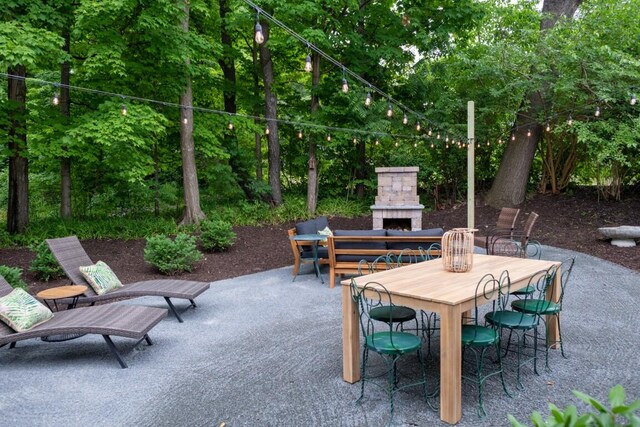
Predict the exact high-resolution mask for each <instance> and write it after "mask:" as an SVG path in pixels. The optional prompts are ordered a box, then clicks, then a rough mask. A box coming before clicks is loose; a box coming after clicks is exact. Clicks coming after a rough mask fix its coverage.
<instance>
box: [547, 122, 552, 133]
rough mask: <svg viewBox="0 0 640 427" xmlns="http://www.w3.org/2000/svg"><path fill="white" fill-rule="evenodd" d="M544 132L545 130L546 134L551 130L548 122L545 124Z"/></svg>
mask: <svg viewBox="0 0 640 427" xmlns="http://www.w3.org/2000/svg"><path fill="white" fill-rule="evenodd" d="M546 130H547V132H549V131H550V130H551V125H550V124H549V122H547V127H546Z"/></svg>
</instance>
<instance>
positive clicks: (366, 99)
mask: <svg viewBox="0 0 640 427" xmlns="http://www.w3.org/2000/svg"><path fill="white" fill-rule="evenodd" d="M370 105H371V90H369V91H368V92H367V97H366V98H365V99H364V106H365V107H368V106H370Z"/></svg>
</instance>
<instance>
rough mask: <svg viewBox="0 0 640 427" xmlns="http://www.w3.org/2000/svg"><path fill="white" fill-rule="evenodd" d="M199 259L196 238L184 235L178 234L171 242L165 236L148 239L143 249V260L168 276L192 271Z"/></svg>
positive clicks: (199, 254)
mask: <svg viewBox="0 0 640 427" xmlns="http://www.w3.org/2000/svg"><path fill="white" fill-rule="evenodd" d="M201 258H202V253H201V252H200V251H198V249H197V247H196V238H195V237H193V236H189V235H188V234H185V233H178V235H177V236H176V237H175V239H173V240H171V238H170V237H169V236H165V235H156V236H152V237H148V238H147V245H146V247H145V248H144V260H145V261H146V262H148V263H149V264H151V265H153V266H154V267H156V268H157V269H158V270H160V272H161V273H163V274H168V275H172V274H176V273H180V272H182V271H192V270H193V265H194V264H195V263H196V262H197V261H199V260H200V259H201Z"/></svg>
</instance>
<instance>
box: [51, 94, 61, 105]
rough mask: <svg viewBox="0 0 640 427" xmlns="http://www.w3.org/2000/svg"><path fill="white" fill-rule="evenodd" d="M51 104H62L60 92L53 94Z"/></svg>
mask: <svg viewBox="0 0 640 427" xmlns="http://www.w3.org/2000/svg"><path fill="white" fill-rule="evenodd" d="M51 103H53V105H58V104H59V103H60V99H59V98H58V92H57V91H56V93H54V94H53V99H52V100H51Z"/></svg>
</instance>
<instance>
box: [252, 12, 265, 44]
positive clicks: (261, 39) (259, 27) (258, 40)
mask: <svg viewBox="0 0 640 427" xmlns="http://www.w3.org/2000/svg"><path fill="white" fill-rule="evenodd" d="M254 40H255V41H256V43H258V44H262V43H264V34H262V25H260V12H258V17H257V18H256V31H255V36H254Z"/></svg>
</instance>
